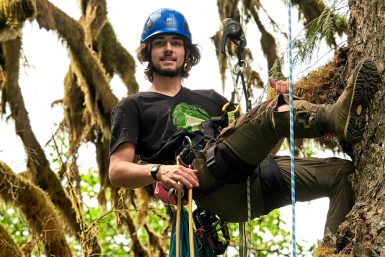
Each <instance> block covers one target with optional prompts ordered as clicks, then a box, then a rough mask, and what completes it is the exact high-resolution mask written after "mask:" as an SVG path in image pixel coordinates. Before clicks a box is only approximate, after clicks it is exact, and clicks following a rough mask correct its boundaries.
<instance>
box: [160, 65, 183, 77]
mask: <svg viewBox="0 0 385 257" xmlns="http://www.w3.org/2000/svg"><path fill="white" fill-rule="evenodd" d="M154 73H156V74H159V75H162V76H165V77H170V78H173V77H176V76H178V75H181V74H182V67H179V68H176V69H170V68H166V69H161V68H159V67H156V66H154Z"/></svg>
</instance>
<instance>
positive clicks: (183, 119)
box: [171, 103, 210, 132]
mask: <svg viewBox="0 0 385 257" xmlns="http://www.w3.org/2000/svg"><path fill="white" fill-rule="evenodd" d="M171 115H172V120H173V122H174V125H175V126H176V128H177V129H180V128H185V129H187V130H188V131H189V132H195V131H199V130H201V128H202V125H201V123H202V122H203V121H206V120H208V119H209V118H210V116H209V114H208V113H207V112H206V111H205V110H203V109H202V108H200V107H199V106H196V105H189V104H186V103H180V104H178V105H177V106H175V108H174V110H173V111H172V114H171Z"/></svg>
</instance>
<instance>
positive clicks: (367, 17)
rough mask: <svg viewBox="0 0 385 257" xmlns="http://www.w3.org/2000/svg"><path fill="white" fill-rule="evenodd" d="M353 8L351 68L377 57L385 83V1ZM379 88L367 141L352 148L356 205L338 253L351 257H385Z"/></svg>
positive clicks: (361, 1)
mask: <svg viewBox="0 0 385 257" xmlns="http://www.w3.org/2000/svg"><path fill="white" fill-rule="evenodd" d="M349 6H350V12H351V17H350V21H349V47H350V50H351V51H350V53H349V64H350V67H349V69H352V68H353V66H354V64H356V63H357V62H358V61H359V60H360V59H362V58H365V57H369V58H372V59H373V60H374V61H375V63H376V64H377V67H378V69H379V71H380V73H381V75H382V81H384V60H385V51H384V33H383V32H384V31H385V1H383V0H375V1H366V0H350V1H349ZM379 87H380V90H379V92H378V93H377V94H376V96H375V97H374V99H373V107H372V109H371V113H370V114H369V123H368V128H367V131H366V132H365V135H364V140H363V142H361V143H359V144H357V145H356V146H355V147H354V149H353V153H354V156H355V157H356V158H355V166H356V172H355V174H354V176H353V178H352V183H353V189H354V191H355V194H356V203H355V205H354V207H353V209H352V211H351V212H350V214H349V215H348V219H347V221H345V222H344V223H343V224H342V225H341V227H340V231H339V235H338V239H337V250H341V251H342V252H343V253H346V254H351V255H352V256H385V247H384V244H385V222H384V212H385V176H384V174H385V121H384V114H383V110H384V109H385V100H384V97H385V91H384V83H382V84H381V85H379Z"/></svg>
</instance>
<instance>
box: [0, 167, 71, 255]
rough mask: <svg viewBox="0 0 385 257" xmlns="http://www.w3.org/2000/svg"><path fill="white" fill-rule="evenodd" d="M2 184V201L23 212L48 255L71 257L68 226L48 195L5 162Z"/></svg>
mask: <svg viewBox="0 0 385 257" xmlns="http://www.w3.org/2000/svg"><path fill="white" fill-rule="evenodd" d="M0 181H1V184H0V197H1V198H2V199H3V200H4V201H5V202H6V203H8V204H12V205H14V206H15V207H17V208H18V209H19V210H20V211H21V213H22V214H23V215H24V217H25V220H26V222H27V224H28V225H29V227H30V228H31V231H32V233H33V234H34V235H35V236H36V237H37V238H39V239H40V240H41V241H42V242H43V243H44V246H45V253H46V255H47V256H51V255H54V256H57V257H59V256H63V257H67V256H71V255H72V254H71V252H70V250H69V247H68V244H67V242H66V239H65V235H64V233H63V230H64V226H63V224H62V222H61V219H60V217H59V214H58V212H57V210H56V208H55V207H54V205H53V204H52V202H51V200H50V199H49V197H48V196H47V194H46V193H44V192H43V191H42V190H41V189H40V188H38V187H37V186H35V185H33V184H32V183H31V182H30V181H28V180H26V179H25V178H23V177H21V176H20V175H17V174H15V173H13V172H12V170H11V169H10V168H9V167H8V166H7V165H6V164H5V163H3V162H1V161H0Z"/></svg>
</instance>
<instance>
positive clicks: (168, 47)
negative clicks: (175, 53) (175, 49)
mask: <svg viewBox="0 0 385 257" xmlns="http://www.w3.org/2000/svg"><path fill="white" fill-rule="evenodd" d="M164 49H165V50H166V51H171V50H172V45H171V42H169V41H166V44H165V45H164Z"/></svg>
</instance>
